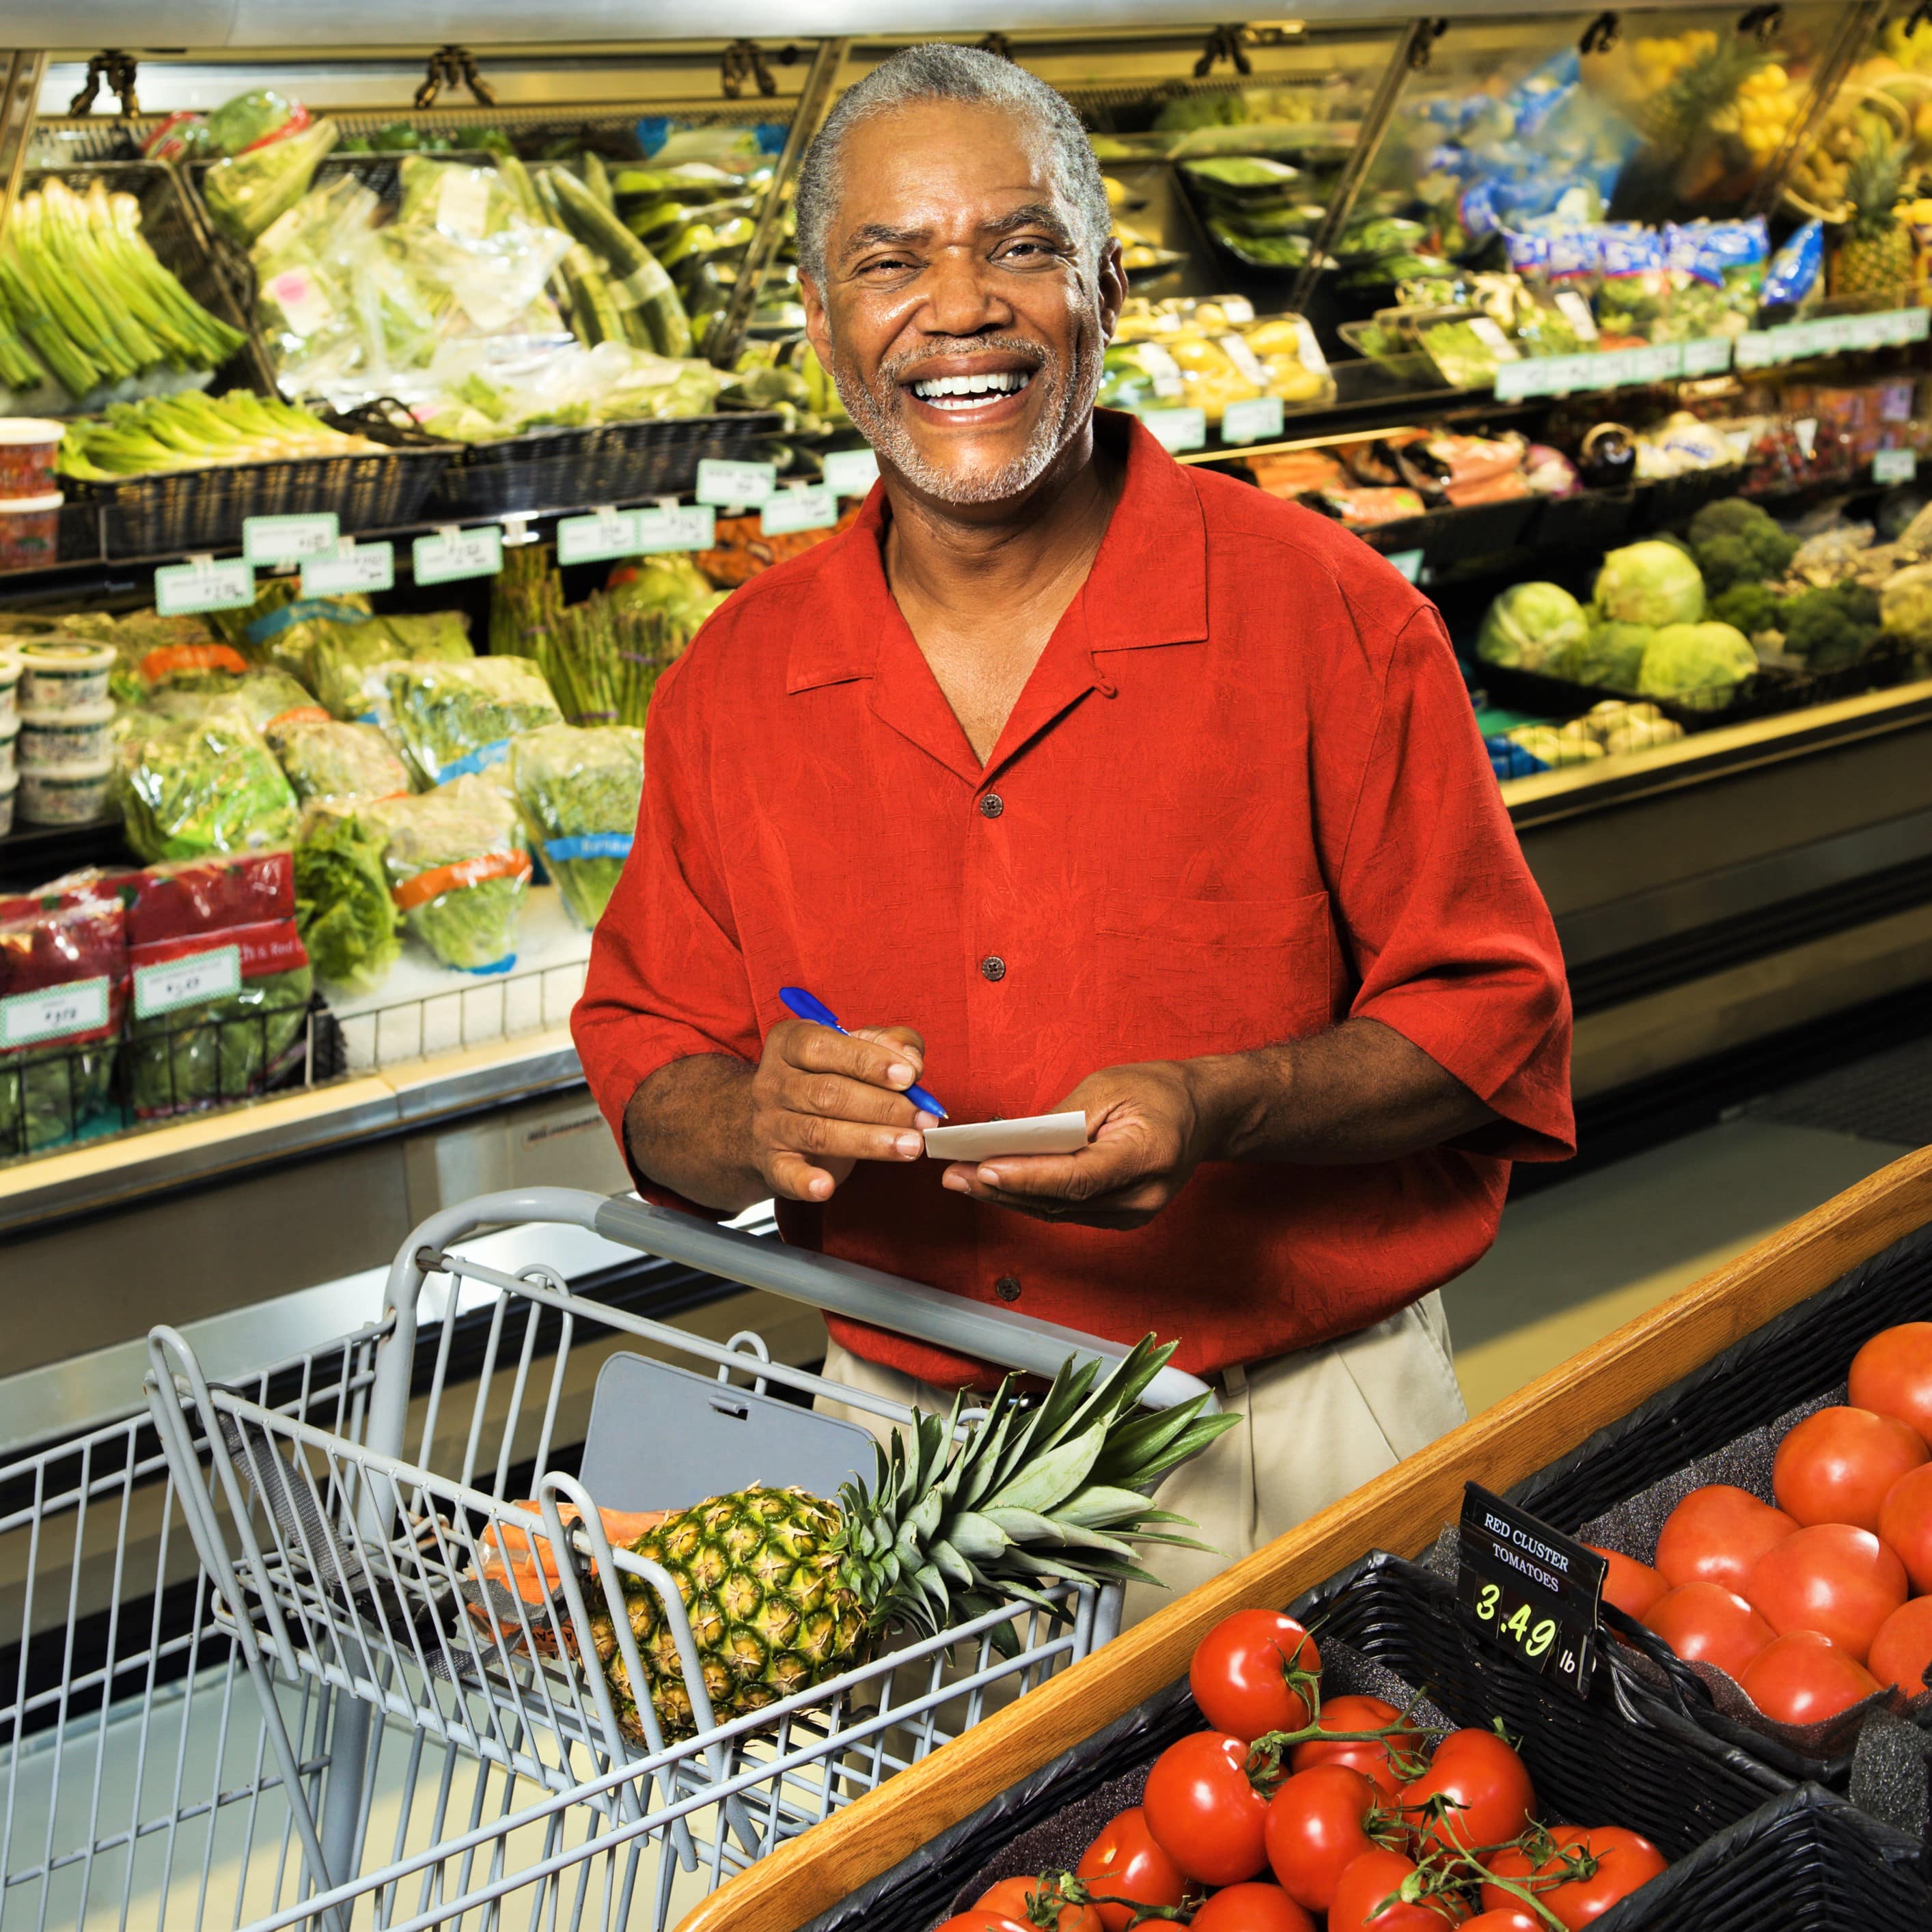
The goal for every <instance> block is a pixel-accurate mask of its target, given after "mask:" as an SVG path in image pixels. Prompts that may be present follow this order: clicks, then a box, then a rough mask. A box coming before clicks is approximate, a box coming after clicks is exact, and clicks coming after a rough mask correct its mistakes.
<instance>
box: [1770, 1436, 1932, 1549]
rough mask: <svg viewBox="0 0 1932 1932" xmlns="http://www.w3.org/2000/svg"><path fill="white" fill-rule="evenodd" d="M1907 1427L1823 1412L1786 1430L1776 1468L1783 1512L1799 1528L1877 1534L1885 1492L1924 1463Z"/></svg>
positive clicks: (1920, 1444) (1921, 1442)
mask: <svg viewBox="0 0 1932 1932" xmlns="http://www.w3.org/2000/svg"><path fill="white" fill-rule="evenodd" d="M1926 1454H1927V1451H1926V1448H1925V1439H1924V1437H1923V1436H1921V1435H1920V1434H1919V1433H1918V1430H1915V1429H1914V1428H1913V1427H1912V1425H1911V1424H1910V1423H1909V1422H1900V1421H1899V1420H1898V1418H1897V1417H1896V1416H1891V1415H1878V1414H1877V1413H1876V1412H1875V1411H1873V1410H1871V1409H1851V1408H1848V1407H1842V1406H1841V1407H1835V1408H1832V1409H1820V1410H1819V1411H1818V1412H1817V1414H1816V1415H1808V1416H1807V1417H1806V1418H1805V1420H1804V1421H1802V1422H1801V1423H1799V1424H1796V1426H1795V1427H1793V1428H1791V1429H1789V1430H1786V1432H1785V1435H1784V1441H1783V1442H1781V1443H1779V1445H1778V1457H1777V1460H1776V1461H1775V1462H1774V1463H1773V1464H1772V1471H1771V1487H1772V1490H1773V1492H1774V1493H1775V1494H1776V1496H1777V1497H1778V1508H1780V1509H1781V1510H1782V1511H1784V1513H1785V1514H1786V1515H1787V1516H1789V1517H1794V1518H1795V1519H1796V1520H1797V1521H1798V1523H1799V1524H1801V1525H1805V1524H1810V1523H1849V1524H1851V1525H1852V1527H1853V1528H1854V1529H1869V1530H1873V1531H1876V1529H1877V1528H1878V1512H1879V1505H1880V1504H1882V1502H1884V1501H1885V1492H1886V1491H1887V1490H1889V1489H1890V1488H1891V1486H1892V1484H1894V1483H1895V1482H1897V1481H1898V1479H1899V1478H1900V1477H1901V1476H1903V1475H1905V1474H1906V1472H1907V1471H1909V1470H1912V1469H1918V1467H1919V1466H1921V1464H1922V1463H1924V1460H1925V1458H1926Z"/></svg>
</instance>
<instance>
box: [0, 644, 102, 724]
mask: <svg viewBox="0 0 1932 1932" xmlns="http://www.w3.org/2000/svg"><path fill="white" fill-rule="evenodd" d="M18 655H19V657H20V709H22V710H23V711H75V710H79V709H82V708H83V706H87V705H91V704H104V703H106V702H107V679H108V675H109V673H110V672H111V671H112V670H113V668H114V646H113V645H112V644H88V643H80V642H74V643H68V642H67V641H66V640H64V639H63V640H52V639H49V640H47V641H46V642H45V643H43V642H41V641H40V640H38V639H30V640H28V641H27V642H26V643H23V644H22V645H21V646H20V648H19V652H18Z"/></svg>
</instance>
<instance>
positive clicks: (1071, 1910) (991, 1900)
mask: <svg viewBox="0 0 1932 1932" xmlns="http://www.w3.org/2000/svg"><path fill="white" fill-rule="evenodd" d="M1062 1896H1063V1894H1061V1890H1060V1888H1059V1885H1058V1884H1057V1883H1056V1882H1055V1879H1051V1878H1003V1879H1001V1881H1000V1882H999V1883H998V1885H994V1886H992V1887H991V1888H989V1890H987V1891H983V1892H982V1893H980V1896H979V1897H978V1898H977V1899H976V1900H974V1906H973V1909H974V1911H975V1912H980V1911H986V1910H991V1911H994V1912H1004V1913H1005V1914H1006V1915H1007V1917H1008V1918H1016V1919H1018V1920H1019V1922H1020V1923H1021V1924H1022V1925H1025V1926H1029V1927H1034V1928H1035V1932H1038V1928H1039V1927H1041V1926H1042V1925H1043V1923H1044V1922H1045V1918H1046V1914H1047V1913H1048V1912H1053V1932H1102V1927H1101V1922H1100V1907H1099V1906H1097V1905H1061V1903H1060V1901H1061V1897H1062ZM1055 1906H1059V1909H1058V1911H1057V1912H1055V1911H1053V1908H1054V1907H1055ZM1036 1911H1037V1912H1038V1914H1039V1916H1038V1917H1036V1916H1035V1912H1036Z"/></svg>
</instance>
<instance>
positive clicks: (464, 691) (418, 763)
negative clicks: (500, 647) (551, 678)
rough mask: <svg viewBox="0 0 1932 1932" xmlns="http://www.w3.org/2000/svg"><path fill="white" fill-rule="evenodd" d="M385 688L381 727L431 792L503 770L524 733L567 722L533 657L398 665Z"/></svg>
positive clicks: (385, 674) (386, 678)
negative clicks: (501, 766)
mask: <svg viewBox="0 0 1932 1932" xmlns="http://www.w3.org/2000/svg"><path fill="white" fill-rule="evenodd" d="M382 685H383V692H382V699H381V702H380V706H379V717H378V721H379V722H380V724H381V725H382V727H383V730H384V731H385V732H386V733H387V734H388V736H389V739H390V742H392V744H394V745H395V747H396V748H397V749H398V751H401V753H402V754H403V758H404V762H405V763H407V765H408V766H409V767H410V770H411V771H412V772H414V773H415V774H416V778H418V780H419V781H420V782H421V783H422V784H424V785H425V786H428V785H436V784H442V783H443V781H445V780H446V779H449V778H460V777H462V776H463V775H465V774H466V773H469V772H481V771H484V770H487V769H488V767H489V766H491V765H495V764H500V763H502V761H503V760H504V758H505V757H506V756H508V752H509V748H510V740H511V739H512V738H514V736H516V735H517V733H518V732H520V731H533V730H535V729H536V728H537V727H538V726H539V725H541V724H561V723H562V721H563V713H562V712H561V711H560V710H559V709H558V707H557V702H556V698H555V697H553V696H552V694H551V692H550V686H549V685H548V684H547V683H546V682H544V675H543V673H542V672H541V670H538V668H537V667H536V665H535V663H534V662H533V661H532V660H531V659H530V658H518V657H487V658H471V659H469V661H467V662H465V663H460V664H423V663H411V664H390V665H388V666H387V667H386V668H385V669H384V670H383V673H382Z"/></svg>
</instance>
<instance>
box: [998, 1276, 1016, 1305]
mask: <svg viewBox="0 0 1932 1932" xmlns="http://www.w3.org/2000/svg"><path fill="white" fill-rule="evenodd" d="M993 1292H994V1293H995V1295H998V1297H999V1298H1000V1299H1001V1301H1019V1298H1020V1283H1019V1277H1018V1276H1017V1275H1011V1274H1003V1275H1001V1277H1000V1278H999V1280H998V1281H996V1282H995V1283H994V1284H993Z"/></svg>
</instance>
